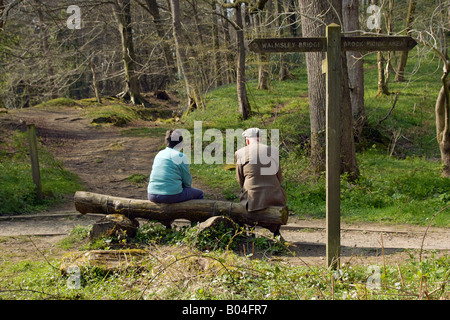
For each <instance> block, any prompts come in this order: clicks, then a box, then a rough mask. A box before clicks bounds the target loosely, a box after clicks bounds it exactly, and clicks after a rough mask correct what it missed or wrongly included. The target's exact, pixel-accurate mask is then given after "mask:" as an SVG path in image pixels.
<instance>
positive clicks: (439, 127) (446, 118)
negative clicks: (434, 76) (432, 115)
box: [436, 62, 450, 178]
mask: <svg viewBox="0 0 450 320" xmlns="http://www.w3.org/2000/svg"><path fill="white" fill-rule="evenodd" d="M449 68H450V63H448V62H447V72H446V73H444V75H443V76H442V83H443V84H442V88H441V90H440V91H439V95H438V98H437V100H436V136H437V141H438V144H439V149H440V151H441V162H442V176H443V177H446V178H450V101H449V99H450V94H449V91H450V80H447V79H446V78H447V76H448V70H449Z"/></svg>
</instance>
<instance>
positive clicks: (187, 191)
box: [148, 188, 203, 203]
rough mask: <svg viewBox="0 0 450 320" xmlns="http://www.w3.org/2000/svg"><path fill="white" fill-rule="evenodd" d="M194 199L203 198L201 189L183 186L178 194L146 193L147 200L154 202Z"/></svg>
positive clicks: (175, 201)
mask: <svg viewBox="0 0 450 320" xmlns="http://www.w3.org/2000/svg"><path fill="white" fill-rule="evenodd" d="M194 199H203V191H202V190H200V189H196V188H183V191H182V192H181V193H178V194H170V195H165V194H150V193H149V194H148V200H150V201H151V202H156V203H177V202H183V201H188V200H194Z"/></svg>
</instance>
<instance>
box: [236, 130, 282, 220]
mask: <svg viewBox="0 0 450 320" xmlns="http://www.w3.org/2000/svg"><path fill="white" fill-rule="evenodd" d="M242 135H243V136H244V138H245V141H246V146H245V147H243V148H241V149H239V150H237V151H236V152H235V154H234V156H235V163H236V179H237V180H238V182H239V185H240V187H241V196H240V202H241V204H242V205H245V206H246V207H247V211H249V212H252V211H258V210H262V209H266V208H268V207H270V206H282V207H284V206H286V192H285V191H284V190H283V188H282V187H281V181H282V175H281V168H280V161H279V156H278V149H276V148H275V147H271V146H267V145H265V144H263V143H262V142H261V137H260V130H259V129H258V128H250V129H247V130H245V131H244V132H243V133H242Z"/></svg>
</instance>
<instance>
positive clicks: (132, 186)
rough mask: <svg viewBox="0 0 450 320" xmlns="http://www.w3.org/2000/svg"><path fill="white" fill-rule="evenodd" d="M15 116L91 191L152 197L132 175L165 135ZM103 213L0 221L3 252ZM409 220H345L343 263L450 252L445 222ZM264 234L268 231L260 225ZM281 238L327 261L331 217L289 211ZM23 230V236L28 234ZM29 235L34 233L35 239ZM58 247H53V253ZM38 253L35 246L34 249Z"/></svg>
mask: <svg viewBox="0 0 450 320" xmlns="http://www.w3.org/2000/svg"><path fill="white" fill-rule="evenodd" d="M7 117H8V118H9V119H10V120H11V121H16V122H18V121H19V120H22V121H25V122H26V123H34V124H35V125H36V127H37V132H38V135H39V136H40V137H41V138H42V141H43V143H44V144H45V145H46V146H47V147H49V148H50V150H52V151H53V153H54V154H55V155H56V157H57V158H58V159H59V160H61V161H63V164H64V167H65V168H66V169H67V170H70V171H72V172H74V173H76V174H77V175H78V176H79V177H80V178H81V180H82V181H83V183H84V185H85V190H86V191H92V192H98V193H103V194H110V195H113V196H120V197H128V198H135V199H145V198H146V185H145V184H136V183H133V182H131V181H129V180H128V179H127V178H128V177H130V176H131V175H133V174H141V175H148V174H149V173H150V170H151V165H152V161H153V158H154V156H155V155H156V153H157V152H158V150H159V148H160V147H161V146H162V143H163V137H156V138H154V137H153V138H152V137H128V136H123V135H121V134H120V131H121V130H123V128H118V127H114V126H110V127H102V128H95V127H94V126H92V125H91V124H90V121H89V120H88V119H86V118H84V117H83V116H81V111H80V110H79V109H76V108H64V109H62V110H52V109H48V110H44V109H36V108H34V109H33V108H29V109H23V110H20V111H18V112H12V113H9V114H8V115H7ZM156 125H157V124H155V123H154V122H143V121H141V122H134V123H131V124H129V126H128V127H127V128H129V127H141V126H146V127H152V126H156ZM194 187H200V188H202V189H204V190H205V194H207V197H208V198H214V199H223V197H222V196H221V195H220V192H219V191H218V190H212V189H209V188H207V187H205V186H204V185H201V184H200V183H199V182H198V181H197V180H196V179H195V177H194ZM97 219H98V216H95V215H86V216H82V215H80V214H78V213H77V212H76V211H75V210H74V207H73V203H72V201H71V200H70V199H69V201H67V203H65V204H64V205H62V206H61V207H59V208H55V209H53V210H52V211H50V212H45V213H41V214H40V215H33V216H31V217H23V216H22V217H20V218H5V217H3V218H1V219H0V237H1V241H0V251H1V252H3V253H8V255H9V257H13V256H17V255H18V256H19V257H20V258H24V257H26V256H27V254H26V252H28V253H30V254H31V252H33V248H34V250H35V249H36V246H41V249H44V248H45V249H46V250H50V249H51V248H54V243H55V242H56V241H59V240H60V239H61V237H64V236H65V235H66V234H68V233H69V232H70V230H72V229H73V228H74V227H75V226H76V225H90V224H92V223H93V222H94V221H95V220H97ZM425 231H426V227H414V226H409V225H404V226H403V225H402V226H386V225H379V224H357V225H346V224H342V231H341V245H342V257H343V260H344V261H348V260H353V261H357V263H362V264H369V263H380V262H381V259H382V256H383V255H384V257H385V258H387V261H391V262H393V263H398V262H401V261H404V260H405V259H407V258H408V257H409V255H408V252H406V251H405V249H412V250H417V249H420V248H421V247H423V249H425V250H439V252H440V253H448V250H450V233H449V230H448V229H446V228H430V229H429V230H428V231H427V235H426V237H425V241H424V242H423V245H422V241H423V239H424V233H425ZM262 232H264V231H262ZM282 235H283V237H284V238H285V239H286V240H287V241H288V242H289V243H291V249H292V250H293V251H295V254H296V255H295V257H287V256H286V257H282V258H281V259H287V261H288V262H289V263H298V264H308V265H323V264H324V259H325V237H326V232H325V221H324V220H299V219H296V218H295V217H290V219H289V223H288V225H287V226H283V228H282ZM24 236H25V237H24ZM28 236H34V237H33V239H35V240H33V241H32V242H30V238H29V237H28ZM54 252H55V251H54ZM33 254H35V252H34V253H33Z"/></svg>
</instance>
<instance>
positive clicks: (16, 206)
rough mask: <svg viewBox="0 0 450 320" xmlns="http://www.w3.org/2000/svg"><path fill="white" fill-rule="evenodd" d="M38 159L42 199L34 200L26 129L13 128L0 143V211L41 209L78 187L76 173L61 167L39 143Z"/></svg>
mask: <svg viewBox="0 0 450 320" xmlns="http://www.w3.org/2000/svg"><path fill="white" fill-rule="evenodd" d="M38 149H39V161H40V163H39V164H40V171H41V180H42V191H43V194H44V199H42V200H37V199H36V196H35V186H34V183H33V180H32V177H31V164H30V160H29V156H28V145H27V138H26V133H21V132H19V131H15V132H14V134H13V135H12V137H10V141H9V143H7V142H4V143H2V144H1V145H0V181H1V188H0V215H8V214H22V213H32V212H36V211H42V210H46V209H47V208H49V207H50V206H51V205H54V204H56V203H59V202H61V201H63V200H64V197H65V195H68V194H72V193H74V192H75V191H76V190H79V189H80V188H81V186H80V181H79V179H78V177H77V176H76V175H75V174H73V173H71V172H69V171H67V170H64V169H63V167H62V164H61V163H60V162H58V161H56V160H55V159H54V158H53V157H52V155H51V154H50V153H49V152H48V151H47V150H46V149H45V147H44V146H42V145H41V144H40V145H39V147H38Z"/></svg>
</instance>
